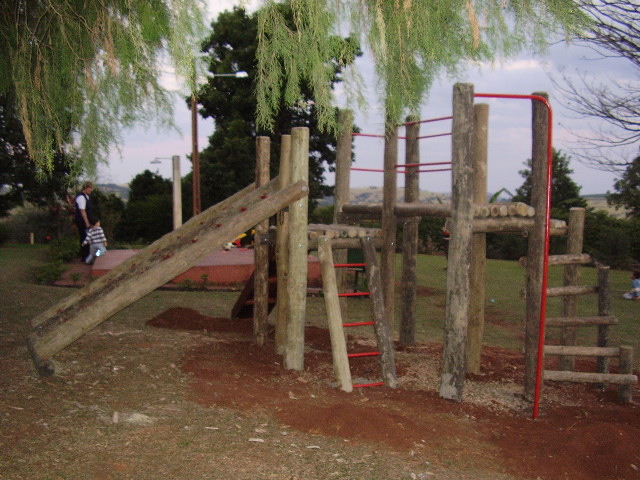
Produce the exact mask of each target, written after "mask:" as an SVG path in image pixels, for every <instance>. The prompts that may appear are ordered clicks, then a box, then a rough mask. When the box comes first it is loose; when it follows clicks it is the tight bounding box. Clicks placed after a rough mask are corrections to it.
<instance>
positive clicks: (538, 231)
mask: <svg viewBox="0 0 640 480" xmlns="http://www.w3.org/2000/svg"><path fill="white" fill-rule="evenodd" d="M534 95H538V96H543V97H545V98H548V95H547V94H546V93H544V92H539V93H538V92H537V93H534ZM531 103H532V110H533V113H532V123H533V125H532V137H533V138H532V157H531V158H532V163H531V206H532V207H533V208H534V209H535V217H534V227H533V230H531V231H530V232H529V242H528V247H527V281H526V286H525V289H526V296H527V307H526V309H527V312H526V319H525V345H524V352H525V378H524V395H525V398H526V399H527V400H529V401H533V400H534V397H535V391H536V377H537V366H538V340H539V338H540V313H541V307H542V305H541V303H542V281H543V276H544V255H545V223H546V219H547V190H546V184H547V149H548V148H547V147H548V145H549V138H548V135H547V133H548V131H549V128H548V126H549V117H548V112H547V108H546V106H545V105H544V104H543V103H542V102H539V101H537V100H532V101H531Z"/></svg>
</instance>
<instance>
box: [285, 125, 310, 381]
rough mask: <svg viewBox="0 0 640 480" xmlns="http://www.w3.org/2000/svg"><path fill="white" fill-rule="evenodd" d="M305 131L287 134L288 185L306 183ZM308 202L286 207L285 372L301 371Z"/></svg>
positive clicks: (299, 129) (307, 140)
mask: <svg viewBox="0 0 640 480" xmlns="http://www.w3.org/2000/svg"><path fill="white" fill-rule="evenodd" d="M308 178H309V129H308V128H307V127H295V128H293V129H292V130H291V181H292V182H297V181H298V180H301V179H302V180H304V181H308ZM308 204H309V202H308V200H307V198H306V197H305V198H303V199H301V200H298V201H297V202H295V203H293V204H292V205H291V206H290V207H289V285H288V288H287V292H288V295H289V321H288V322H287V348H286V350H285V354H284V366H285V368H287V369H289V370H303V369H304V325H305V315H306V308H307V270H308V255H307V251H308V244H309V240H308V237H307V230H308V224H309V220H308V216H309V213H308Z"/></svg>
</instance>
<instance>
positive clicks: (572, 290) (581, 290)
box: [547, 285, 598, 297]
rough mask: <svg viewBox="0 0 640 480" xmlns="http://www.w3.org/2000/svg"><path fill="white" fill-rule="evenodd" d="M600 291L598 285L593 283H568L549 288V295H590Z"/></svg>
mask: <svg viewBox="0 0 640 480" xmlns="http://www.w3.org/2000/svg"><path fill="white" fill-rule="evenodd" d="M592 293H598V287H597V286H593V285H567V286H564V287H551V288H547V296H548V297H566V296H574V295H589V294H592Z"/></svg>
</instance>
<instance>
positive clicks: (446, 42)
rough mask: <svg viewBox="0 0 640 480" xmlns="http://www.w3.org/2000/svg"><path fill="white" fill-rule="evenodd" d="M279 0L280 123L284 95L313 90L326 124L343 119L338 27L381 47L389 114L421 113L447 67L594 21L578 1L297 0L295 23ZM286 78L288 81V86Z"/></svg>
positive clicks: (275, 80)
mask: <svg viewBox="0 0 640 480" xmlns="http://www.w3.org/2000/svg"><path fill="white" fill-rule="evenodd" d="M278 3H282V2H278V1H275V0H267V1H265V6H264V8H263V9H261V10H260V17H259V28H258V35H259V42H260V43H259V47H258V51H257V58H258V73H259V76H258V85H257V97H258V122H259V124H260V125H262V126H273V124H274V118H275V115H276V112H277V111H278V109H279V108H280V102H281V100H282V99H284V101H285V103H286V104H288V105H293V104H295V102H297V101H298V99H299V98H300V91H301V86H302V85H303V84H304V83H305V82H308V84H309V85H310V86H311V89H312V91H313V95H314V98H315V101H316V108H317V111H318V115H319V126H320V127H321V128H326V127H331V126H332V125H334V122H335V117H334V116H333V113H334V112H333V109H332V108H331V105H332V95H331V88H330V87H331V78H332V69H331V68H330V67H329V66H328V59H329V58H332V57H334V56H336V54H337V53H338V52H340V54H341V55H337V56H338V57H341V56H342V54H345V53H348V52H345V50H348V49H349V48H353V46H352V45H349V44H343V45H338V44H336V42H335V41H334V40H333V38H334V34H335V32H342V31H347V34H350V35H353V36H354V37H355V38H358V39H361V43H362V44H363V45H367V46H368V47H369V49H370V51H371V52H372V54H373V58H374V61H375V65H376V70H377V73H378V77H379V82H380V92H381V96H382V97H383V103H384V104H385V105H386V109H387V121H389V122H396V123H397V122H398V121H400V119H401V117H402V115H403V113H404V112H405V111H406V110H409V111H410V112H411V113H417V111H418V109H419V106H420V103H421V102H422V100H423V98H424V96H425V94H426V93H428V91H429V88H430V86H431V84H432V82H433V80H434V79H435V77H436V76H437V75H439V74H440V73H442V72H443V71H444V72H446V73H449V74H455V73H456V72H458V70H459V69H460V68H463V67H462V62H463V61H465V60H466V61H484V60H492V59H494V58H495V57H496V56H499V55H507V54H511V53H515V52H516V51H518V50H520V49H521V48H523V47H524V46H525V45H532V46H533V47H535V48H538V49H543V48H544V47H545V46H546V45H547V42H548V41H549V38H550V37H552V36H553V35H554V34H556V33H563V34H564V35H566V36H568V37H571V36H572V35H575V34H577V33H578V32H579V31H580V30H581V28H583V27H584V26H585V24H586V23H587V18H586V15H585V14H584V13H583V12H582V11H581V10H580V9H579V8H578V5H577V3H576V2H574V1H573V0H554V1H545V0H525V1H519V0H518V1H516V0H512V1H509V0H464V1H463V0H388V1H380V0H357V1H355V0H295V1H293V0H290V1H287V2H284V3H288V4H289V5H290V6H291V8H292V10H293V18H294V21H295V28H292V27H291V26H290V25H289V24H288V23H287V21H286V18H285V17H284V15H283V13H282V11H281V10H280V9H279V8H278ZM281 86H284V88H281Z"/></svg>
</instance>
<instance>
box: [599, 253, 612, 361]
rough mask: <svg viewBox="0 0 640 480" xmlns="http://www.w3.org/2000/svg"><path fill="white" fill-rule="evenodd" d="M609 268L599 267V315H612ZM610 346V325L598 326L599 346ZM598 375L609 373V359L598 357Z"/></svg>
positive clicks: (605, 266)
mask: <svg viewBox="0 0 640 480" xmlns="http://www.w3.org/2000/svg"><path fill="white" fill-rule="evenodd" d="M609 270H610V268H609V266H607V265H598V315H601V316H609V315H611V279H610V278H609ZM608 345H609V325H598V346H599V347H606V346H608ZM598 373H609V358H608V357H598Z"/></svg>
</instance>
